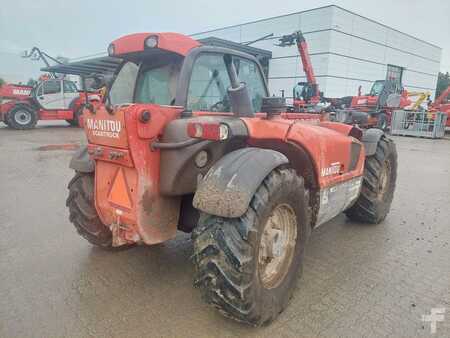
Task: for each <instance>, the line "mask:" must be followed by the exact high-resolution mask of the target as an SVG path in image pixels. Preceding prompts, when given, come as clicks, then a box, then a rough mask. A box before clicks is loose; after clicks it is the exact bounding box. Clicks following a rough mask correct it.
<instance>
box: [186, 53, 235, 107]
mask: <svg viewBox="0 0 450 338" xmlns="http://www.w3.org/2000/svg"><path fill="white" fill-rule="evenodd" d="M228 87H230V79H229V77H228V73H227V69H226V66H225V61H224V59H223V55H222V54H212V53H205V54H200V55H199V57H198V58H197V59H196V60H195V63H194V66H193V68H192V75H191V79H190V82H189V88H188V95H187V109H190V110H196V111H217V112H229V111H230V110H231V109H230V103H229V99H228V94H227V89H228Z"/></svg>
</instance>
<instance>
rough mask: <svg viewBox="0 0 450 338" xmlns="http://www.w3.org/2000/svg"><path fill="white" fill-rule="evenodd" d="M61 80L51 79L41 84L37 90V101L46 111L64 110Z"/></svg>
mask: <svg viewBox="0 0 450 338" xmlns="http://www.w3.org/2000/svg"><path fill="white" fill-rule="evenodd" d="M61 82H62V81H61V80H57V79H51V80H47V81H45V82H43V83H41V85H40V87H39V88H38V90H37V97H36V99H37V101H38V102H39V104H40V105H41V106H42V107H43V108H44V109H48V110H54V109H64V107H65V105H64V95H63V91H62V86H61Z"/></svg>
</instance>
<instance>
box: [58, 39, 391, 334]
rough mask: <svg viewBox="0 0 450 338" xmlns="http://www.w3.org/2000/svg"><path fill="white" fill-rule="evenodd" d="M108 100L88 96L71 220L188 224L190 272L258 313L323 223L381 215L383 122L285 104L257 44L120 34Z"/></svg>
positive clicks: (128, 236)
mask: <svg viewBox="0 0 450 338" xmlns="http://www.w3.org/2000/svg"><path fill="white" fill-rule="evenodd" d="M108 51H109V54H110V55H111V56H117V57H119V58H121V59H123V60H124V61H123V64H122V65H121V67H120V69H119V70H118V72H117V74H116V76H115V79H114V82H113V83H112V85H111V87H110V89H109V92H108V94H107V95H106V97H105V99H104V102H103V103H101V104H93V105H89V106H87V107H86V108H85V109H84V113H83V114H84V115H83V120H84V124H85V132H86V135H87V139H88V145H87V147H86V148H84V149H81V150H80V151H79V152H78V153H77V154H76V155H75V156H74V158H73V159H72V161H71V164H70V166H71V168H72V169H74V170H75V176H74V178H73V179H72V180H71V181H70V183H69V197H68V199H67V206H68V208H69V212H70V220H71V221H72V223H73V224H74V226H75V227H76V229H77V230H78V232H79V233H80V234H81V235H82V236H83V237H84V238H86V239H87V240H88V241H89V242H91V243H93V244H95V245H98V246H101V247H104V248H114V247H119V246H129V245H133V244H135V243H142V244H148V245H151V244H156V243H161V242H164V241H167V240H169V239H171V238H173V237H174V236H175V235H176V232H177V229H179V230H182V231H184V232H192V238H193V246H194V248H193V250H194V253H193V262H194V264H195V267H196V272H195V285H196V286H197V287H198V288H199V289H200V290H201V293H202V295H203V298H204V299H205V300H206V302H207V303H210V304H212V305H214V306H215V307H216V308H218V309H219V311H220V312H221V313H223V314H224V315H226V316H228V317H231V318H233V319H235V320H238V321H242V322H245V323H248V324H251V325H255V326H258V325H263V324H267V323H269V322H271V321H272V320H273V319H275V318H276V317H277V316H278V314H279V313H280V312H281V311H283V309H284V308H285V307H286V306H287V304H288V301H289V299H290V298H291V296H292V295H293V290H294V285H295V284H296V280H297V278H298V277H299V275H300V272H301V266H302V261H303V253H304V249H305V244H306V242H307V240H308V236H309V234H310V232H311V229H312V228H315V227H317V226H319V225H321V224H323V223H325V222H327V221H328V220H330V219H331V218H333V217H334V216H336V215H338V214H339V213H340V212H342V211H343V212H345V213H346V215H347V216H348V217H349V218H350V219H353V220H356V221H359V222H367V223H374V224H376V223H380V222H381V221H383V220H384V218H385V217H386V215H387V213H388V211H389V208H390V205H391V201H392V198H393V194H394V189H395V182H396V172H397V153H396V149H395V145H394V143H393V142H392V140H391V139H389V138H388V137H387V136H386V135H385V134H384V133H383V132H382V131H380V130H376V129H371V130H366V131H362V130H360V129H358V128H356V127H353V126H350V125H346V124H340V123H334V122H324V121H319V120H318V119H317V118H312V117H311V114H301V113H288V112H286V111H285V109H286V106H285V102H284V100H283V99H282V98H275V97H270V96H269V93H268V90H267V85H266V81H265V78H264V76H263V74H262V69H261V65H260V64H259V63H258V61H257V60H256V59H255V58H254V57H253V56H251V55H249V54H246V53H243V52H240V51H237V50H233V49H227V48H221V47H214V46H207V45H202V44H201V43H200V42H198V41H196V40H194V39H192V38H190V37H187V36H183V35H180V34H176V33H140V34H132V35H127V36H124V37H121V38H119V39H117V40H115V41H113V42H112V43H111V44H110V46H109V48H108Z"/></svg>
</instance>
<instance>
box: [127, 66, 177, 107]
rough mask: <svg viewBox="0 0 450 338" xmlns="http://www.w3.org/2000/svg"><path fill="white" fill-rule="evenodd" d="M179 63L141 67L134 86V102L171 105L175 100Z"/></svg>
mask: <svg viewBox="0 0 450 338" xmlns="http://www.w3.org/2000/svg"><path fill="white" fill-rule="evenodd" d="M180 67H181V64H180V63H172V62H171V63H169V64H163V65H159V66H156V67H155V66H153V67H150V68H147V69H145V68H144V69H143V70H142V71H141V73H140V75H139V80H138V82H137V87H136V102H139V103H155V104H161V105H171V104H173V103H174V102H175V93H176V88H177V81H178V74H179V72H180Z"/></svg>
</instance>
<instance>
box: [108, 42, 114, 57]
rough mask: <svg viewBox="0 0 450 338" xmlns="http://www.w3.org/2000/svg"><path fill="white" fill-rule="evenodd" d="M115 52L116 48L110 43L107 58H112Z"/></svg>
mask: <svg viewBox="0 0 450 338" xmlns="http://www.w3.org/2000/svg"><path fill="white" fill-rule="evenodd" d="M115 52H116V48H115V47H114V45H113V44H112V43H111V44H110V45H109V46H108V55H109V56H113V55H114V53H115Z"/></svg>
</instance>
